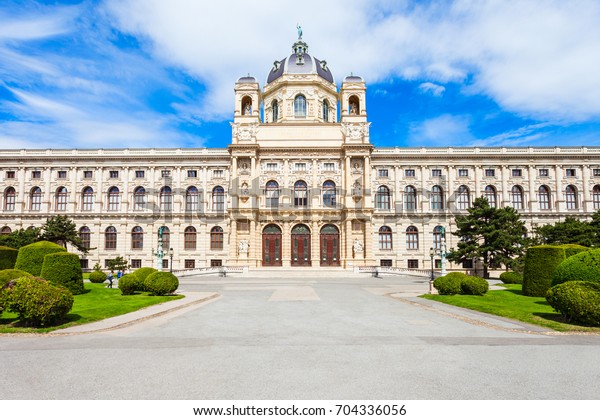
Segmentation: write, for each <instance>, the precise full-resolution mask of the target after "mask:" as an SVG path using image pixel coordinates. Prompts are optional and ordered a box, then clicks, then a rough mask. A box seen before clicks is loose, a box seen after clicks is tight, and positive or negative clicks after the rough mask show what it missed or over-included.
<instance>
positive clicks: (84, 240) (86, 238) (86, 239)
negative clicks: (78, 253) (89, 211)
mask: <svg viewBox="0 0 600 420" xmlns="http://www.w3.org/2000/svg"><path fill="white" fill-rule="evenodd" d="M79 237H80V238H81V246H83V247H84V248H86V249H90V248H91V247H90V242H91V241H90V239H91V231H90V228H89V227H87V226H82V227H81V228H79Z"/></svg>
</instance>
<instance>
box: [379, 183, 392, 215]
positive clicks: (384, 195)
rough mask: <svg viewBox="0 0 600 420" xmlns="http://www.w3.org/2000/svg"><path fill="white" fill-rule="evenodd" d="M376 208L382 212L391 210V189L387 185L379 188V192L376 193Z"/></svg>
mask: <svg viewBox="0 0 600 420" xmlns="http://www.w3.org/2000/svg"><path fill="white" fill-rule="evenodd" d="M375 208H378V209H380V210H389V209H390V189H389V188H388V187H386V186H385V185H381V186H380V187H379V188H377V192H376V193H375Z"/></svg>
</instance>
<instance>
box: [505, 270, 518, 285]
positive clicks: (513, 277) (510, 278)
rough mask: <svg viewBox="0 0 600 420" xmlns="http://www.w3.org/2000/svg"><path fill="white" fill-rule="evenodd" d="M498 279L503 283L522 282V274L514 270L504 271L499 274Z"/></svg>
mask: <svg viewBox="0 0 600 420" xmlns="http://www.w3.org/2000/svg"><path fill="white" fill-rule="evenodd" d="M500 280H502V283H504V284H523V274H521V273H516V272H514V271H506V272H504V273H502V274H500Z"/></svg>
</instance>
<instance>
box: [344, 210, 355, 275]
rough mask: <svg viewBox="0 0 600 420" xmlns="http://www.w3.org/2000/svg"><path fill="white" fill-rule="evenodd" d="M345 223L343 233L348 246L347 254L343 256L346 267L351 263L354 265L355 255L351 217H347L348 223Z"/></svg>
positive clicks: (346, 248)
mask: <svg viewBox="0 0 600 420" xmlns="http://www.w3.org/2000/svg"><path fill="white" fill-rule="evenodd" d="M344 225H345V229H343V235H344V238H345V241H346V247H345V248H344V249H345V253H346V255H344V256H342V258H343V260H344V265H343V267H344V268H348V267H349V264H348V263H351V264H352V265H354V255H353V253H352V245H353V240H352V220H350V219H346V223H345V224H344Z"/></svg>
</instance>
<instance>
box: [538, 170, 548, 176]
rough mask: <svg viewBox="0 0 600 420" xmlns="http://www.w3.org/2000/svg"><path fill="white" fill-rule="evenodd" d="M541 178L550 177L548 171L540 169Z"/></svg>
mask: <svg viewBox="0 0 600 420" xmlns="http://www.w3.org/2000/svg"><path fill="white" fill-rule="evenodd" d="M539 174H540V176H548V169H540V172H539Z"/></svg>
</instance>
